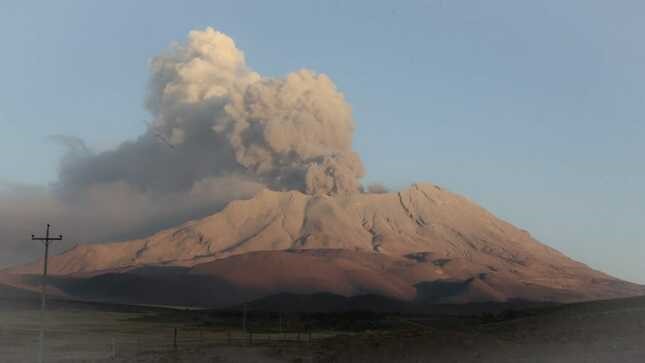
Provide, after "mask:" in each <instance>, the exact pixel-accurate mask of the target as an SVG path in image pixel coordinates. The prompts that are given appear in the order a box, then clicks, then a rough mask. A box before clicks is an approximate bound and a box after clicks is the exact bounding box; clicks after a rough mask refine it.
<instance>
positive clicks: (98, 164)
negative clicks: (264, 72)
mask: <svg viewBox="0 0 645 363" xmlns="http://www.w3.org/2000/svg"><path fill="white" fill-rule="evenodd" d="M151 67H152V78H151V81H150V86H149V94H148V96H147V100H146V106H147V108H148V109H149V110H150V112H151V114H152V117H153V121H152V122H151V124H150V126H149V128H148V131H147V132H146V134H144V135H143V136H141V137H139V139H137V140H136V141H134V142H128V143H125V144H123V145H121V146H120V147H119V148H118V149H116V150H114V151H110V152H105V153H101V154H98V155H93V156H91V157H88V158H85V159H84V160H78V158H77V160H75V162H72V163H67V164H64V165H63V169H62V171H61V185H62V187H63V188H70V187H71V188H72V189H74V190H76V189H78V188H79V187H81V188H82V187H84V186H87V185H93V184H97V183H106V182H116V181H125V182H127V183H128V184H130V185H133V186H136V187H138V188H142V189H146V190H148V189H151V190H154V191H160V192H168V191H176V190H181V189H186V188H190V187H191V185H192V184H193V183H195V182H196V181H199V180H201V179H203V178H207V177H213V176H226V175H231V174H236V175H243V176H245V177H247V178H249V179H251V180H255V181H257V182H258V183H261V184H264V185H267V186H269V187H271V188H273V189H277V190H294V189H295V190H300V191H302V192H305V193H311V194H315V193H325V194H332V193H344V192H356V191H358V190H359V188H360V183H359V181H358V179H359V178H360V177H361V176H362V175H363V167H362V163H361V161H360V158H359V157H358V155H357V154H356V153H355V152H353V151H352V134H353V130H354V123H353V120H352V114H351V108H350V106H349V105H348V104H347V102H346V101H345V100H344V98H343V95H342V94H341V93H340V92H338V90H337V89H336V87H335V86H334V84H333V82H332V81H331V80H330V79H329V78H328V77H327V76H325V75H324V74H316V73H314V72H312V71H309V70H299V71H297V72H294V73H291V74H289V75H287V76H286V77H284V78H267V77H263V76H261V75H259V74H258V73H256V72H253V71H252V70H251V69H250V68H249V67H248V66H247V65H246V62H245V59H244V54H243V53H242V51H240V50H239V49H238V48H237V47H236V46H235V43H234V42H233V40H232V39H231V38H229V37H228V36H226V35H225V34H223V33H220V32H217V31H215V30H213V29H212V28H207V29H206V30H204V31H192V32H190V34H189V36H188V40H187V42H186V43H185V44H177V45H174V46H173V47H172V48H171V49H169V50H168V51H167V52H165V53H164V54H162V55H159V56H157V57H156V58H154V59H153V60H152V62H151ZM160 139H161V140H163V141H164V142H159V141H160ZM169 146H171V147H169Z"/></svg>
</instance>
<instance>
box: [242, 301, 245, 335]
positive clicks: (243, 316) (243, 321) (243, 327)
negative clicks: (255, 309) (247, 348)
mask: <svg viewBox="0 0 645 363" xmlns="http://www.w3.org/2000/svg"><path fill="white" fill-rule="evenodd" d="M242 331H244V332H246V303H244V312H243V313H242Z"/></svg>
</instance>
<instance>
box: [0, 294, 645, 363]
mask: <svg viewBox="0 0 645 363" xmlns="http://www.w3.org/2000/svg"><path fill="white" fill-rule="evenodd" d="M368 316H369V315H368ZM372 318H373V319H374V321H371V322H366V321H365V315H360V314H359V315H356V316H354V317H352V316H348V315H342V317H336V318H334V321H335V323H334V324H336V325H337V326H342V327H344V328H334V324H331V326H330V324H323V325H326V326H322V325H320V324H318V323H319V321H318V322H317V321H316V320H315V319H313V318H312V317H311V316H310V315H309V316H305V315H302V316H295V315H293V316H291V317H290V318H285V321H284V322H283V324H284V325H283V326H282V327H283V329H284V330H283V331H282V332H280V329H279V328H278V326H277V323H276V320H275V319H274V317H273V315H269V318H267V317H266V316H264V317H262V316H259V315H255V316H254V315H253V314H250V315H249V322H248V324H249V325H248V326H249V329H250V330H251V331H253V332H254V333H253V335H252V336H249V335H248V334H245V333H243V332H242V331H241V329H240V326H239V322H240V320H239V316H234V315H221V314H220V315H218V314H213V313H207V312H203V311H188V310H168V309H157V308H146V307H127V306H117V305H93V304H68V303H63V304H56V303H54V304H52V307H51V310H50V311H49V313H48V319H47V357H48V359H47V362H241V363H244V362H288V363H295V362H303V363H304V362H320V363H323V362H326V363H327V362H328V363H332V362H338V363H349V362H353V363H361V362H369V363H381V362H411V363H417V362H465V363H468V362H473V363H475V362H477V363H481V362H491V363H492V362H509V363H511V362H513V363H515V362H574V363H575V362H627V363H630V362H643V361H645V344H643V342H645V300H643V299H640V298H636V299H627V300H618V301H610V302H595V303H586V304H576V305H564V306H558V307H549V308H542V309H537V310H532V311H529V312H520V313H506V314H501V315H500V314H497V315H495V316H493V315H487V316H480V317H477V318H475V319H473V318H455V317H449V316H443V317H442V316H401V315H396V314H388V315H382V316H379V315H377V316H373V317H372ZM288 319H291V321H288ZM304 320H308V321H309V323H307V324H309V329H310V331H311V337H309V333H307V332H305V331H304V330H302V329H300V328H298V327H302V326H303V325H302V321H304ZM175 328H177V331H178V336H177V347H175V346H174V341H175V339H174V331H175ZM0 329H1V330H0V362H3V363H4V362H7V363H12V362H17V363H18V362H35V361H36V359H37V352H38V329H39V312H38V309H37V304H34V303H29V304H15V303H11V304H8V303H3V304H0ZM298 331H301V333H300V334H298V333H297V332H298Z"/></svg>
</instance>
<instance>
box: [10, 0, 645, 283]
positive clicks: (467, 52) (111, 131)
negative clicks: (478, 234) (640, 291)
mask: <svg viewBox="0 0 645 363" xmlns="http://www.w3.org/2000/svg"><path fill="white" fill-rule="evenodd" d="M187 3H188V2H187ZM644 16H645V3H643V2H642V1H612V2H609V1H600V0H598V1H590V0H584V1H582V0H580V1H566V2H563V1H522V2H519V1H511V0H508V1H484V0H481V1H474V0H471V1H468V0H443V1H442V0H427V1H409V2H408V1H403V2H400V1H396V2H395V1H391V2H375V1H355V2H348V1H326V2H322V1H320V2H313V1H312V2H307V1H278V2H275V1H271V2H269V1H256V2H246V1H239V0H237V1H203V2H190V4H184V3H183V2H181V3H180V2H174V4H172V5H171V4H170V2H161V1H137V2H134V1H110V2H107V1H102V2H99V1H55V2H54V1H42V2H38V3H35V2H29V1H6V0H5V1H2V4H0V44H1V48H0V49H2V56H1V57H0V74H2V78H1V81H0V126H1V127H2V133H1V134H0V182H2V183H7V182H9V183H26V184H42V185H44V184H47V183H51V182H55V181H56V178H57V165H58V161H59V159H60V157H61V156H62V153H63V150H62V149H61V148H60V146H58V145H56V144H54V143H52V142H51V141H48V140H47V137H48V136H49V135H54V134H62V135H72V136H78V137H80V138H82V139H84V140H85V141H86V142H87V144H88V145H90V146H91V147H92V148H94V149H96V150H106V149H110V148H113V147H115V146H117V145H118V144H119V143H121V142H122V141H125V140H128V139H132V138H135V137H137V136H138V135H140V134H141V133H143V131H144V129H145V124H144V123H143V120H144V119H147V118H149V115H148V114H147V111H146V110H145V108H144V106H143V103H144V96H145V90H146V82H147V80H148V77H149V68H148V67H149V61H150V59H151V58H152V57H153V56H155V55H157V54H159V53H160V52H161V51H163V50H164V49H166V48H167V46H168V44H169V43H171V42H172V41H181V40H183V39H185V37H186V34H187V33H188V32H189V31H190V30H192V29H203V28H205V27H206V26H212V27H214V28H216V29H218V30H221V31H223V32H225V33H226V34H228V35H229V36H231V37H232V38H233V39H234V40H235V41H236V43H237V45H238V47H239V48H240V49H242V50H243V51H244V52H245V54H246V59H247V63H248V64H249V65H250V66H251V67H253V68H254V69H255V70H257V71H258V72H260V73H262V74H265V75H274V76H280V75H283V74H285V73H287V72H291V71H293V70H295V69H299V68H303V67H306V68H310V69H314V70H316V71H318V72H322V73H325V74H327V75H329V76H330V77H331V78H332V80H333V81H334V82H335V83H336V85H337V86H338V88H339V89H340V90H341V91H342V92H343V93H344V94H345V97H346V98H347V100H348V101H349V103H350V104H351V105H352V107H353V112H354V118H355V121H356V124H357V130H356V133H355V140H354V144H355V146H354V148H355V149H356V150H357V151H358V152H359V153H360V154H361V157H362V159H363V161H364V163H365V167H366V170H367V177H366V178H365V179H364V180H365V181H366V182H371V181H380V182H383V183H385V184H387V185H389V186H392V187H402V186H405V185H407V184H409V183H411V182H414V181H424V180H428V181H432V182H434V183H436V184H439V185H442V186H445V187H447V188H448V189H451V190H453V191H456V192H459V193H463V194H465V195H467V196H469V197H470V198H471V199H473V200H475V201H477V202H479V203H480V204H482V205H483V206H484V207H486V208H487V209H489V210H491V211H493V212H494V213H496V214H497V215H499V216H500V217H502V218H504V219H507V220H509V221H511V222H512V223H514V224H516V225H518V226H520V227H522V228H525V229H527V230H529V231H530V232H531V233H532V234H533V235H535V236H536V237H537V238H538V239H540V240H542V241H543V242H545V243H547V244H549V245H551V246H553V247H555V248H557V249H559V250H561V251H563V252H564V253H566V254H568V255H570V256H571V257H573V258H576V259H579V260H581V261H583V262H585V263H588V264H590V265H591V266H593V267H596V268H599V269H602V270H604V271H607V272H610V273H612V274H615V275H617V276H619V277H623V278H628V279H631V280H633V281H638V282H645V263H643V261H645V232H644V231H645V229H644V228H643V222H645V191H644V187H645V165H644V159H645V156H644V155H645V142H644V140H645V122H644V120H643V116H644V115H645V109H644V108H643V107H644V105H645V92H644V91H645V87H644V86H643V85H644V84H645V82H644V81H645V68H644V66H643V65H644V64H645V43H644V42H643V40H642V35H643V34H645V22H643V21H642V19H643V17H644ZM35 227H37V226H35Z"/></svg>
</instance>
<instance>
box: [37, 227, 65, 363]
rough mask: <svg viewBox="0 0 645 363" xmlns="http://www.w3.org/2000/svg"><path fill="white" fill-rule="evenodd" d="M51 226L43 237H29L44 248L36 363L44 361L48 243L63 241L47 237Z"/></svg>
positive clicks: (59, 238)
mask: <svg viewBox="0 0 645 363" xmlns="http://www.w3.org/2000/svg"><path fill="white" fill-rule="evenodd" d="M50 227H51V226H50V225H49V224H47V230H46V232H45V237H36V236H34V235H33V234H32V235H31V240H32V241H41V242H42V243H43V245H44V246H45V261H44V266H43V279H42V281H41V295H40V299H41V302H40V348H39V350H38V362H40V363H43V362H44V361H45V309H46V308H47V259H48V258H49V242H51V241H60V240H62V239H63V236H62V235H58V237H49V228H50Z"/></svg>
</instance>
